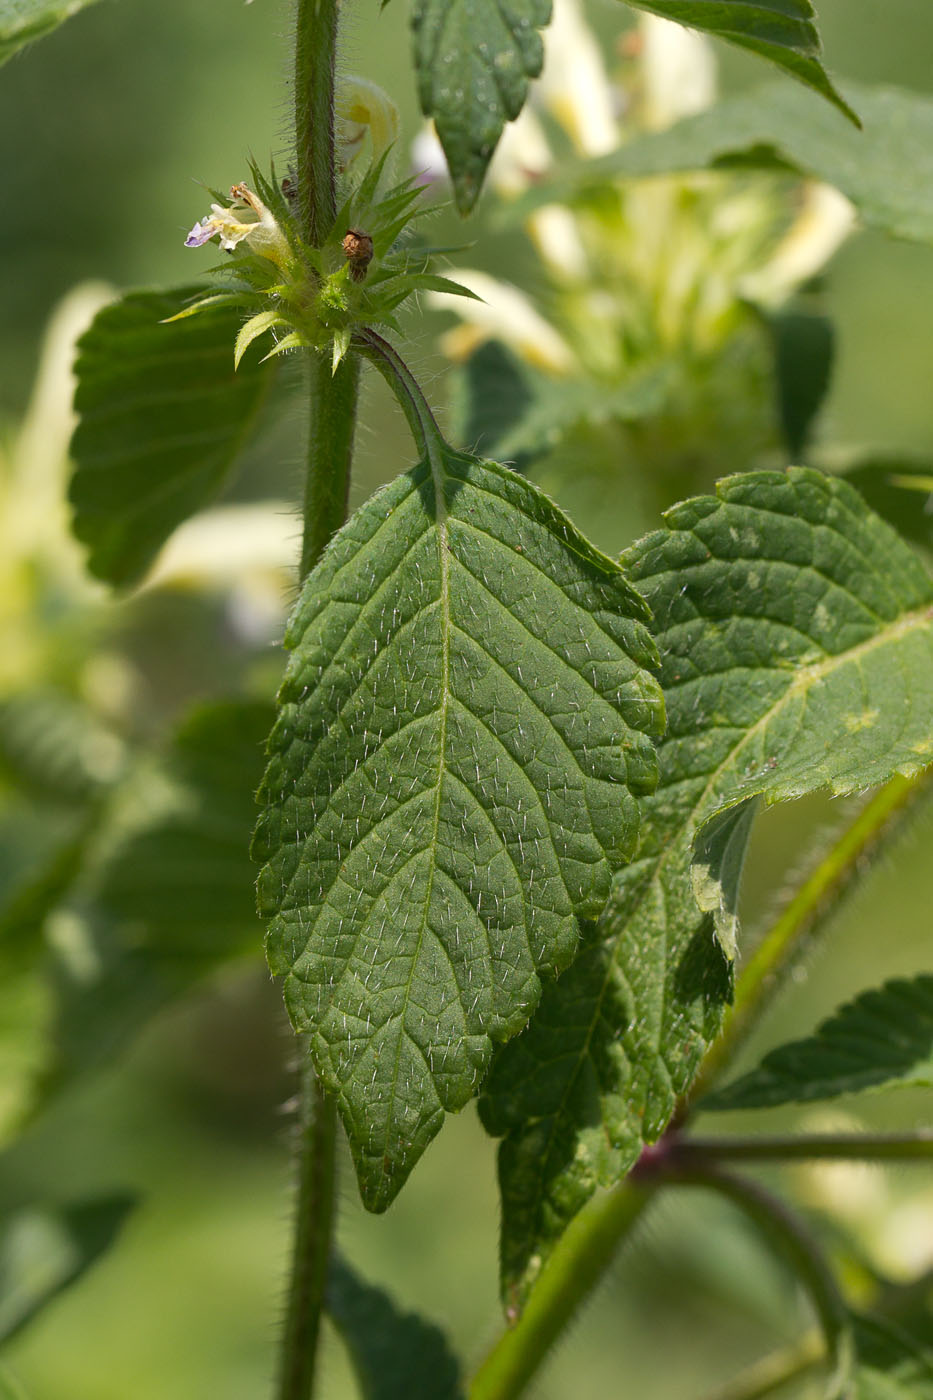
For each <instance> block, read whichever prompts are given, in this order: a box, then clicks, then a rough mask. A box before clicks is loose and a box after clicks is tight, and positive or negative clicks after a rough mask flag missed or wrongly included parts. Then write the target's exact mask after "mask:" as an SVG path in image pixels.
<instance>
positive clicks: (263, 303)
mask: <svg viewBox="0 0 933 1400" xmlns="http://www.w3.org/2000/svg"><path fill="white" fill-rule="evenodd" d="M387 156H388V152H384V153H383V154H382V155H381V156H380V157H379V158H378V160H376V161H374V162H373V163H372V165H371V166H370V168H369V170H368V171H367V172H366V174H365V176H364V177H363V179H362V180H361V181H360V183H359V185H358V187H356V188H354V189H353V190H352V191H351V193H350V194H349V195H348V197H347V198H346V200H345V201H344V203H343V205H342V206H341V207H340V209H339V210H338V211H337V217H336V219H335V221H334V224H333V226H332V228H331V231H330V233H329V234H328V236H327V238H326V239H325V241H324V242H323V244H322V246H321V247H320V248H312V247H311V246H310V245H309V244H308V243H306V242H305V241H304V240H303V239H302V237H301V234H300V232H299V228H298V224H297V220H296V218H295V211H294V209H293V207H292V206H293V202H294V199H295V196H294V194H293V193H292V190H291V185H290V183H289V181H285V183H284V186H283V188H279V186H278V185H277V184H276V182H275V176H274V174H273V177H272V179H271V180H267V179H265V178H264V177H263V176H262V174H261V173H260V172H259V171H258V170H257V169H256V167H255V166H253V167H252V172H251V174H252V179H253V182H254V184H255V185H256V187H257V189H258V191H259V195H258V196H257V195H255V194H254V193H253V192H252V190H250V189H249V187H248V186H246V185H235V186H234V187H233V190H232V191H231V194H232V195H233V196H234V197H235V201H236V199H240V200H241V201H242V200H245V201H246V203H247V204H249V205H252V207H253V208H254V209H255V210H257V211H258V212H259V213H260V215H261V217H260V218H259V219H258V220H256V221H255V222H253V223H251V224H250V223H245V222H243V221H242V216H240V215H239V208H242V207H244V206H243V204H242V203H241V205H240V206H239V208H238V206H237V204H236V202H235V203H234V206H233V208H232V210H225V209H223V208H222V207H221V206H220V205H218V204H214V205H212V209H213V210H214V211H215V212H214V214H212V215H208V216H206V218H205V219H203V220H202V221H201V223H200V224H196V225H195V227H194V228H193V229H192V231H191V233H190V234H189V235H188V245H189V246H191V247H198V246H201V245H202V244H203V243H205V242H207V241H209V240H210V239H211V238H212V237H214V236H217V237H219V239H220V242H221V246H222V247H225V248H227V249H228V251H229V252H230V253H231V255H232V269H231V270H232V272H233V274H234V276H235V277H236V278H237V279H238V281H239V283H240V284H241V285H239V286H237V287H235V288H233V289H231V290H230V291H228V292H220V293H215V294H212V295H209V296H206V297H203V298H201V300H199V301H195V302H193V303H192V304H191V305H190V306H189V307H187V308H186V309H185V310H184V311H183V312H181V313H179V315H180V316H181V317H187V316H193V315H195V314H196V313H197V312H199V311H201V310H203V309H205V308H209V307H218V306H233V307H237V308H240V309H241V310H242V311H248V312H250V313H251V314H250V315H249V317H248V319H247V320H246V321H245V322H244V323H243V325H242V326H241V328H240V331H239V334H238V335H237V338H236V347H235V359H236V363H237V364H239V361H240V358H241V357H242V355H243V353H244V351H245V350H246V349H247V347H248V346H249V345H251V344H252V342H253V341H254V340H256V339H257V338H258V337H259V336H262V335H265V334H267V333H271V335H272V336H273V338H274V341H275V344H274V345H273V347H272V349H271V350H269V351H268V353H267V355H266V357H265V358H266V359H269V358H270V357H272V356H274V355H280V354H282V353H284V352H286V351H289V350H295V349H299V348H307V349H311V350H318V351H326V352H329V353H330V355H331V358H332V363H333V367H334V369H336V367H337V365H338V364H339V363H340V361H341V359H342V358H343V356H344V355H345V354H346V352H347V349H348V347H349V344H350V339H351V337H352V334H353V331H354V330H355V329H357V328H359V327H363V326H373V325H385V326H390V327H392V328H393V329H397V324H396V321H395V315H394V313H395V311H396V309H397V308H398V307H399V306H400V305H401V304H402V303H403V302H404V301H406V300H407V298H408V297H410V296H412V295H414V293H415V292H419V291H441V292H448V293H450V294H452V295H454V296H465V297H472V296H473V293H472V292H470V291H468V290H467V289H466V288H465V287H460V286H458V284H457V283H455V282H452V281H450V279H449V278H446V277H439V276H437V275H436V274H433V273H430V272H428V271H427V261H428V254H426V253H424V252H421V253H416V252H415V251H413V250H412V249H410V248H406V247H405V245H404V239H403V235H404V233H405V231H406V229H407V228H408V226H409V224H411V222H412V220H413V219H415V218H417V217H418V216H419V215H420V214H423V213H424V212H425V210H424V209H423V208H419V207H418V202H419V199H420V196H421V193H422V190H421V186H420V185H419V184H418V183H417V181H416V180H415V179H414V178H410V179H407V180H403V181H402V182H401V183H400V184H397V185H394V186H392V187H391V188H390V189H389V190H387V191H386V192H384V193H383V194H381V195H380V194H379V188H380V182H381V180H382V177H383V173H384V170H385V165H386V160H387ZM286 191H287V192H286ZM260 196H261V198H260ZM267 225H268V226H269V228H270V229H271V230H272V232H271V233H269V232H267V229H266V226H267ZM247 229H253V230H256V234H255V236H253V235H251V234H250V233H249V232H245V230H247ZM359 235H362V236H363V238H364V239H365V240H369V242H370V246H371V257H370V258H367V260H366V262H365V263H364V264H363V265H362V266H361V267H360V269H359V272H358V273H357V274H356V275H354V267H353V264H352V259H351V256H350V253H349V251H348V246H349V245H348V239H353V238H356V237H358V236H359ZM260 240H261V242H260ZM270 243H271V246H270Z"/></svg>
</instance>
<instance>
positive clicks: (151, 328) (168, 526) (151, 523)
mask: <svg viewBox="0 0 933 1400" xmlns="http://www.w3.org/2000/svg"><path fill="white" fill-rule="evenodd" d="M198 292H203V288H198V287H180V288H175V289H174V290H173V291H168V292H130V293H129V294H128V295H127V296H125V297H123V299H122V300H121V301H118V302H116V303H115V304H114V305H112V306H107V307H105V308H104V309H103V310H102V311H100V312H98V314H97V316H96V317H95V318H94V322H93V324H92V325H91V327H90V329H89V330H88V331H87V332H86V333H85V334H84V335H83V336H82V337H81V340H80V341H79V344H78V359H77V362H76V364H75V374H76V376H77V381H78V382H77V388H76V390H75V408H76V410H77V412H78V414H79V415H80V421H79V423H78V426H77V428H76V429H75V432H74V436H73V438H72V443H71V453H72V457H73V458H74V463H75V471H74V476H73V477H72V482H71V491H70V498H71V504H72V506H73V507H74V520H73V529H74V533H75V535H76V536H77V537H78V539H79V540H81V542H82V543H83V544H86V545H88V546H89V549H90V553H89V556H88V568H89V569H90V570H91V572H92V573H93V574H95V575H96V576H97V577H98V578H101V579H103V580H104V581H105V582H107V583H111V584H116V585H125V584H130V583H135V582H136V581H137V580H138V579H139V578H140V577H141V576H142V575H143V574H144V573H145V571H146V569H147V568H148V567H149V565H150V564H151V563H152V561H153V559H154V558H155V556H156V554H157V553H158V551H159V549H160V548H161V546H162V545H163V544H164V543H165V541H166V540H167V539H168V537H169V535H170V534H171V533H172V531H173V530H174V529H175V528H176V526H178V525H180V524H181V522H182V521H183V520H185V519H187V517H188V516H189V515H193V514H194V512H195V511H197V510H200V509H201V508H202V507H203V506H206V505H208V504H209V503H210V502H211V501H212V500H214V498H215V497H216V496H217V495H218V494H219V492H220V490H221V488H222V487H223V484H224V482H225V480H226V478H227V475H228V473H229V471H230V468H231V466H232V464H233V462H234V460H235V458H236V455H237V453H238V452H239V450H240V449H241V447H242V446H243V444H244V442H245V440H246V438H247V437H248V435H249V433H250V430H251V429H252V428H253V426H254V424H255V421H256V418H257V416H258V413H259V411H260V408H261V407H262V404H263V402H264V401H265V397H266V394H267V391H268V389H269V386H270V384H271V383H272V379H273V376H274V374H275V364H274V362H268V363H266V364H262V363H260V361H259V358H258V356H257V355H256V353H255V352H251V353H250V354H248V355H247V356H246V357H245V358H244V359H243V361H242V362H241V364H240V367H239V369H238V370H235V369H234V362H233V346H234V341H235V340H236V337H237V333H238V331H239V329H240V322H241V316H240V313H239V311H238V310H237V309H236V308H235V307H230V306H214V307H208V308H205V309H204V310H202V311H199V312H198V313H197V315H194V316H187V317H185V318H184V319H182V320H180V321H171V322H169V323H168V324H163V323H164V321H165V318H166V317H170V316H174V315H176V313H178V312H179V311H181V310H183V309H184V308H185V307H186V306H187V305H188V304H189V303H190V301H191V300H192V298H193V297H194V296H195V294H197V293H198Z"/></svg>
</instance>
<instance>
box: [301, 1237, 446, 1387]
mask: <svg viewBox="0 0 933 1400" xmlns="http://www.w3.org/2000/svg"><path fill="white" fill-rule="evenodd" d="M327 1312H328V1316H329V1317H330V1319H331V1321H332V1322H333V1324H334V1326H335V1327H336V1328H337V1331H338V1332H339V1333H340V1336H341V1337H342V1339H343V1342H344V1344H345V1346H346V1348H347V1350H348V1352H349V1353H350V1359H351V1361H352V1363H353V1370H354V1372H355V1374H356V1379H357V1381H358V1383H359V1387H360V1397H361V1400H410V1397H413V1396H417V1398H418V1400H461V1398H462V1396H463V1388H462V1386H461V1383H460V1366H459V1363H458V1361H457V1358H456V1357H455V1356H454V1354H453V1352H452V1351H451V1350H450V1347H449V1345H448V1342H447V1338H446V1337H445V1336H444V1334H443V1332H442V1331H441V1329H440V1328H439V1327H436V1326H435V1325H434V1324H433V1323H430V1322H425V1321H424V1319H423V1318H421V1317H419V1316H418V1314H417V1313H404V1312H401V1311H400V1309H399V1308H398V1307H397V1306H396V1304H395V1303H394V1302H393V1301H392V1299H391V1297H390V1296H389V1294H388V1293H386V1292H384V1290H383V1289H381V1288H377V1287H375V1286H374V1285H373V1284H371V1283H366V1282H364V1280H363V1279H361V1278H360V1277H359V1276H358V1275H357V1274H356V1273H355V1272H354V1270H353V1269H351V1268H350V1266H349V1265H348V1264H347V1263H346V1262H345V1261H344V1260H342V1259H332V1260H331V1264H330V1272H329V1274H328V1278H327Z"/></svg>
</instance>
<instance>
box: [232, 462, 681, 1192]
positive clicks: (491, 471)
mask: <svg viewBox="0 0 933 1400" xmlns="http://www.w3.org/2000/svg"><path fill="white" fill-rule="evenodd" d="M645 615H646V614H645V611H644V605H643V603H642V602H641V599H640V598H639V597H638V595H637V594H635V593H634V591H633V590H632V589H631V587H630V585H629V584H628V583H627V582H626V580H625V578H624V576H623V575H622V573H621V571H620V570H619V568H618V566H617V565H615V564H614V563H612V561H610V560H608V559H606V558H605V557H604V556H603V555H601V554H599V553H598V552H597V551H596V550H594V549H593V548H592V546H590V545H588V544H587V542H586V541H585V540H584V539H583V538H582V536H580V535H579V534H577V532H576V531H575V530H574V529H573V527H572V526H571V525H570V523H569V521H567V520H566V518H565V517H564V516H563V515H562V514H561V513H560V512H559V511H558V510H557V508H556V507H555V506H553V505H552V504H551V503H550V502H549V501H548V500H547V498H546V497H544V496H543V495H542V494H541V492H539V491H538V490H537V489H536V488H535V487H533V486H531V485H530V484H529V483H527V482H526V481H524V480H523V479H522V478H521V477H518V476H516V475H514V474H513V473H511V472H508V471H506V470H505V469H504V468H502V467H499V466H497V465H496V464H495V463H492V462H480V461H478V460H477V459H475V458H470V457H467V456H463V455H460V454H458V453H455V452H453V451H452V450H450V449H447V448H446V447H444V448H441V447H440V446H439V445H438V444H432V446H431V448H430V451H429V455H428V459H427V460H426V461H425V462H423V463H421V465H420V466H418V467H417V468H415V469H414V470H413V471H412V472H410V473H408V474H406V475H405V476H402V477H400V478H399V479H398V480H396V481H395V482H394V483H393V484H392V485H391V486H389V487H387V488H385V489H384V490H383V491H381V492H379V493H378V494H377V495H376V496H374V497H373V498H372V499H371V500H370V501H369V502H368V503H367V504H366V505H365V506H364V507H363V508H362V509H361V510H360V511H358V512H357V513H356V515H355V516H353V518H352V519H351V520H350V522H349V523H348V525H347V526H345V527H344V529H343V530H342V531H341V532H340V533H339V534H338V535H337V536H336V538H335V539H334V540H333V541H332V543H331V545H330V546H329V548H328V550H327V551H326V553H325V555H324V556H323V558H322V560H321V562H320V563H319V565H318V566H317V568H316V569H315V570H314V571H313V572H312V573H311V575H310V576H309V578H308V580H307V581H306V584H305V587H304V589H303V592H302V595H301V598H300V600H299V603H298V606H297V608H296V610H295V613H294V615H293V617H292V619H291V622H290V624H289V627H288V632H287V637H286V644H287V646H288V647H289V648H290V649H291V651H292V653H293V654H292V657H291V659H290V662H289V667H288V671H287V674H286V679H285V682H284V685H283V689H282V692H281V695H280V706H281V709H280V715H279V719H278V721H277V724H276V726H275V728H274V730H273V733H272V736H271V739H270V745H269V749H270V754H271V759H270V763H269V768H268V771H267V773H266V777H265V780H264V783H263V786H262V789H261V792H260V800H261V801H263V802H264V803H265V804H266V809H265V812H264V814H263V816H262V817H261V818H260V823H259V827H258V829H257V834H256V839H255V843H254V853H255V855H256V857H257V859H259V860H262V861H267V862H268V864H267V865H266V868H265V869H264V870H263V872H262V874H261V876H260V881H259V898H260V909H261V911H262V912H263V913H264V914H267V915H271V916H273V922H272V924H271V925H270V929H269V936H268V954H269V961H270V965H271V967H272V969H273V971H274V972H275V973H279V974H284V977H285V982H284V992H285V999H286V1004H287V1006H288V1008H289V1011H290V1014H291V1017H292V1020H293V1022H294V1024H295V1026H296V1029H298V1030H300V1031H310V1032H311V1047H312V1054H313V1057H314V1061H315V1065H316V1068H317V1070H318V1073H319V1074H320V1075H321V1076H322V1078H323V1081H324V1083H325V1084H326V1086H327V1087H328V1088H329V1089H330V1090H331V1091H332V1092H334V1093H335V1094H336V1095H337V1096H338V1102H339V1106H340V1111H341V1114H342V1116H343V1119H344V1123H345V1125H346V1128H347V1132H348V1134H349V1138H350V1144H351V1147H352V1149H353V1153H354V1158H355V1161H356V1167H357V1173H358V1176H359V1180H360V1189H361V1192H362V1195H363V1200H364V1202H365V1204H366V1205H367V1206H368V1207H369V1208H370V1209H373V1210H380V1209H384V1208H385V1207H386V1206H387V1205H388V1204H389V1202H390V1201H391V1200H392V1199H393V1197H394V1196H395V1194H396V1193H397V1192H398V1190H399V1189H400V1187H401V1186H402V1184H403V1182H404V1181H405V1179H406V1177H407V1175H408V1173H409V1172H410V1170H411V1168H412V1166H413V1165H414V1163H415V1162H416V1161H417V1159H418V1157H419V1156H420V1154H421V1153H422V1152H423V1150H424V1148H425V1147H426V1146H427V1144H428V1142H429V1141H430V1140H431V1138H432V1137H434V1135H435V1134H436V1133H437V1131H438V1130H439V1128H440V1126H441V1123H442V1122H443V1118H444V1114H445V1111H452V1110H456V1109H459V1108H461V1107H462V1106H463V1105H464V1104H465V1103H466V1102H467V1100H468V1099H469V1098H470V1097H471V1096H472V1095H473V1094H475V1093H476V1091H477V1089H478V1087H479V1084H480V1082H481V1080H482V1077H483V1075H484V1073H485V1070H486V1067H487V1065H488V1063H489V1058H490V1055H491V1053H492V1043H493V1041H494V1040H504V1039H507V1038H508V1037H509V1036H511V1035H514V1034H515V1033H516V1032H517V1031H519V1030H520V1029H521V1028H522V1026H523V1025H524V1024H525V1022H526V1021H527V1019H528V1016H529V1014H530V1012H531V1010H532V1008H533V1007H534V1005H535V1004H536V1002H537V1001H538V998H539V996H540V987H541V977H543V976H553V975H554V974H556V973H557V972H559V971H560V970H561V969H562V968H564V967H566V965H567V963H568V962H569V961H570V959H571V957H572V956H573V953H574V950H575V948H576V943H577V923H576V916H577V915H595V914H596V913H598V911H599V910H600V909H601V908H602V906H603V904H604V903H605V900H606V897H607V894H608V891H609V884H610V878H611V874H612V871H613V869H615V868H616V867H617V866H618V865H619V864H621V863H622V862H623V861H624V860H625V859H626V858H627V857H628V856H629V855H630V854H631V851H632V849H633V845H634V842H635V839H636V835H637V824H638V809H637V803H636V798H635V794H639V793H643V792H645V791H647V790H649V789H650V788H651V787H652V786H653V784H654V781H655V777H656V759H655V751H654V746H653V744H652V743H651V740H650V738H649V737H648V736H649V735H654V734H656V733H657V732H658V730H659V726H660V724H661V714H662V706H661V700H660V693H659V691H658V688H657V686H656V683H655V682H654V680H653V679H652V678H651V677H650V675H649V674H648V672H647V671H646V670H645V669H643V668H644V667H645V666H646V665H650V664H651V663H652V658H653V656H654V649H653V646H652V645H651V642H650V638H649V635H648V632H647V630H646V629H645V627H644V625H643V623H642V621H641V620H640V619H641V618H643V617H644V616H645Z"/></svg>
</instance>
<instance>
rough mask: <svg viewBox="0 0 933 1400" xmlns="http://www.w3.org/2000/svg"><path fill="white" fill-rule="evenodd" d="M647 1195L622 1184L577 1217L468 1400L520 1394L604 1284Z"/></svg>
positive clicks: (501, 1399)
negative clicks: (575, 1316)
mask: <svg viewBox="0 0 933 1400" xmlns="http://www.w3.org/2000/svg"><path fill="white" fill-rule="evenodd" d="M651 1194H652V1188H651V1186H650V1185H648V1184H644V1185H642V1184H637V1185H636V1184H635V1183H633V1182H631V1181H625V1182H622V1184H621V1185H619V1186H617V1187H616V1188H615V1190H614V1191H612V1192H610V1194H609V1195H608V1196H605V1197H603V1198H602V1199H600V1200H598V1201H595V1202H593V1203H592V1204H591V1205H590V1206H588V1207H587V1208H586V1209H585V1210H583V1211H581V1212H580V1214H579V1215H578V1216H577V1217H576V1219H575V1220H574V1221H573V1222H572V1223H571V1224H570V1226H569V1227H568V1229H567V1230H566V1232H565V1233H564V1235H563V1237H562V1238H561V1240H560V1242H559V1244H558V1245H557V1247H556V1248H555V1250H554V1253H553V1254H552V1255H551V1258H550V1259H549V1260H548V1262H547V1264H546V1265H545V1267H544V1270H543V1272H542V1274H541V1277H540V1278H539V1279H538V1281H537V1283H536V1284H535V1286H534V1289H533V1290H532V1293H531V1296H530V1297H529V1299H528V1304H527V1306H526V1308H525V1311H524V1312H523V1313H522V1314H521V1316H520V1317H519V1318H518V1321H517V1322H516V1323H515V1325H514V1326H513V1327H511V1328H509V1330H508V1331H506V1332H504V1333H503V1335H502V1336H501V1337H500V1338H499V1341H498V1342H497V1343H496V1345H495V1346H494V1347H493V1349H492V1351H491V1352H490V1353H489V1355H488V1356H487V1357H486V1360H485V1361H484V1362H483V1364H482V1366H481V1367H480V1368H479V1370H478V1371H477V1373H476V1376H475V1378H474V1380H473V1384H472V1385H471V1386H470V1391H469V1396H470V1400H514V1397H515V1396H518V1395H520V1394H521V1393H522V1391H523V1390H524V1389H525V1387H526V1386H527V1384H528V1382H529V1381H530V1380H531V1378H532V1376H533V1375H534V1374H535V1372H536V1371H537V1370H538V1368H539V1367H540V1366H541V1365H542V1363H543V1362H544V1359H545V1357H546V1356H547V1353H548V1350H549V1349H550V1347H551V1346H552V1345H553V1344H554V1342H555V1341H556V1340H557V1338H558V1337H559V1336H560V1335H561V1333H562V1332H563V1331H564V1329H565V1328H566V1326H567V1324H568V1322H569V1321H570V1319H571V1318H572V1317H573V1314H574V1313H575V1312H576V1310H577V1308H578V1307H579V1306H580V1304H581V1303H582V1302H583V1300H584V1299H585V1298H586V1296H587V1294H588V1293H589V1292H590V1290H591V1289H592V1288H593V1287H594V1286H595V1285H596V1284H597V1283H598V1282H599V1280H600V1279H601V1278H602V1276H603V1274H604V1273H605V1271H606V1269H607V1268H608V1266H609V1264H610V1263H611V1261H612V1259H613V1257H614V1255H615V1253H616V1250H617V1249H618V1247H619V1244H620V1242H621V1241H622V1240H623V1239H624V1238H625V1236H626V1235H628V1234H629V1233H630V1232H631V1230H632V1229H633V1227H634V1225H635V1222H636V1221H637V1220H638V1218H639V1216H640V1215H641V1213H642V1211H643V1210H644V1208H645V1206H646V1205H647V1203H648V1201H649V1200H650V1198H651Z"/></svg>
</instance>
